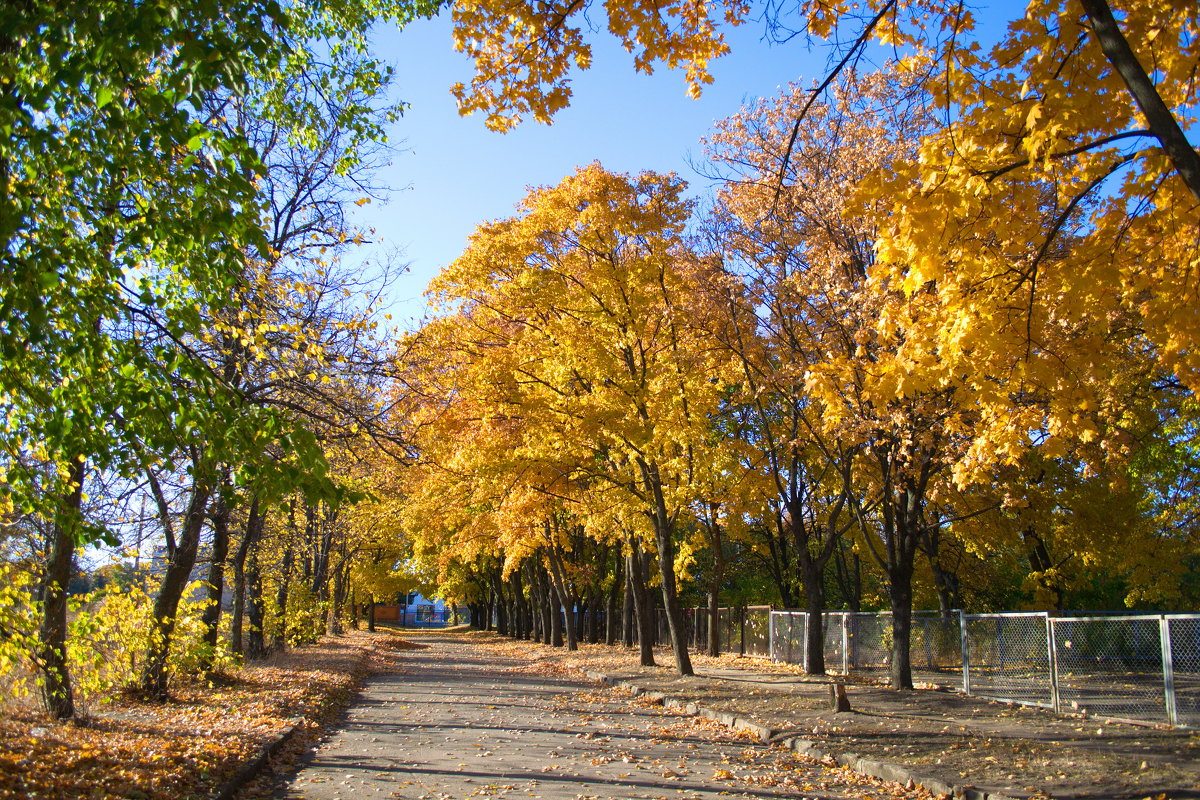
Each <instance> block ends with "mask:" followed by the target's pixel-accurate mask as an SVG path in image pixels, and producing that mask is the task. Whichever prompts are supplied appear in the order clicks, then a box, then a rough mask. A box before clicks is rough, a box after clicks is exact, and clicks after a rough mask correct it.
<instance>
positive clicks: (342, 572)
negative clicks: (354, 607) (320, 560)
mask: <svg viewBox="0 0 1200 800" xmlns="http://www.w3.org/2000/svg"><path fill="white" fill-rule="evenodd" d="M349 570H350V563H349V559H345V558H343V559H342V560H341V561H340V562H339V563H338V565H337V566H336V567H335V568H334V569H333V586H332V590H331V591H330V594H329V611H328V612H327V616H326V617H325V635H326V636H341V635H342V633H344V630H343V628H342V607H343V606H344V605H345V603H346V584H347V582H348V579H349V576H348V575H347V574H346V573H347V572H349Z"/></svg>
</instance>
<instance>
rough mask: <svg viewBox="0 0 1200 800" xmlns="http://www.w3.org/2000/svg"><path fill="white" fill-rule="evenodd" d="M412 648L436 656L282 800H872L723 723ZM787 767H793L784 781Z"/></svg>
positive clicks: (363, 709)
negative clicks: (808, 797)
mask: <svg viewBox="0 0 1200 800" xmlns="http://www.w3.org/2000/svg"><path fill="white" fill-rule="evenodd" d="M411 638H412V641H414V642H416V643H418V644H423V645H428V647H427V649H419V650H411V651H406V652H405V655H404V658H405V662H406V665H407V666H406V669H405V670H404V671H403V673H401V674H392V675H383V676H377V677H375V678H373V679H372V680H371V681H370V682H369V683H368V685H367V686H366V687H365V689H364V691H363V692H362V694H361V695H360V697H359V699H358V700H357V702H356V703H355V704H354V705H353V706H352V707H351V708H350V710H349V713H348V717H347V719H346V721H345V724H344V725H343V727H342V728H341V729H340V730H339V731H338V732H337V733H336V734H334V735H333V736H332V737H331V738H330V739H328V740H327V741H325V742H324V743H322V744H321V745H320V746H319V748H318V749H317V751H316V752H315V754H314V756H313V758H312V760H311V761H310V762H309V763H308V764H307V765H306V766H305V767H303V768H302V769H301V771H300V772H299V773H298V774H297V775H296V776H295V778H294V779H293V780H292V782H291V783H290V785H289V786H288V787H287V788H286V789H285V790H283V792H282V794H281V795H279V796H280V797H282V798H328V799H330V800H332V798H342V799H344V800H349V798H355V799H356V800H357V799H358V798H364V800H366V799H367V798H413V800H449V799H450V798H456V799H457V798H468V797H533V798H554V799H555V800H557V799H559V798H563V799H566V798H571V799H572V800H587V799H588V798H630V799H631V800H632V799H634V798H636V799H638V800H652V799H653V800H676V799H680V800H682V799H683V798H686V799H687V800H709V799H710V798H712V799H714V800H715V798H717V797H729V796H736V797H750V798H772V797H797V796H802V794H803V790H815V789H817V787H816V786H815V785H814V783H819V784H820V793H821V796H822V797H850V796H861V794H868V793H874V792H855V791H854V784H855V783H856V782H857V781H856V780H855V779H854V778H853V777H851V776H843V775H842V774H841V771H833V770H828V769H826V768H823V767H821V766H819V765H814V764H812V763H808V764H797V763H796V762H795V760H794V759H791V758H790V755H789V754H785V753H781V752H780V750H779V749H775V750H771V749H769V748H767V747H766V746H765V745H762V744H758V743H754V742H751V741H749V740H748V738H747V737H746V736H745V735H742V736H738V735H736V734H734V733H732V732H729V731H727V730H724V729H720V728H718V727H717V726H715V725H713V724H712V723H708V722H706V721H703V720H696V719H694V718H690V717H680V716H677V715H672V714H671V713H670V712H667V711H664V710H663V709H662V708H659V707H654V706H651V705H649V704H646V703H637V702H634V701H631V700H629V699H627V698H626V697H624V696H623V695H620V694H618V693H616V692H614V691H612V690H609V689H603V688H598V687H596V686H595V685H591V684H588V683H586V682H583V681H580V680H577V679H571V678H563V677H553V676H543V675H538V674H530V673H529V672H528V671H527V670H528V668H527V667H524V666H519V665H518V664H517V663H516V662H513V661H504V660H500V659H497V658H496V657H495V656H493V655H490V654H488V651H487V650H486V649H483V648H476V647H473V646H472V645H471V644H470V643H468V642H466V641H464V640H463V639H459V638H452V637H445V636H436V635H434V636H424V637H422V636H413V637H411ZM789 759H790V760H789ZM781 760H782V761H786V762H787V765H788V766H790V767H791V769H790V770H788V771H786V772H781V771H779V770H778V766H779V764H780V761H781ZM734 774H736V775H737V776H738V778H739V779H738V780H733V779H732V778H733V775H734ZM781 775H786V776H787V777H786V778H785V779H781V777H780V776H781ZM785 781H786V782H785ZM841 781H848V783H841ZM771 784H775V785H771ZM865 788H870V787H865ZM877 791H878V789H875V792H877Z"/></svg>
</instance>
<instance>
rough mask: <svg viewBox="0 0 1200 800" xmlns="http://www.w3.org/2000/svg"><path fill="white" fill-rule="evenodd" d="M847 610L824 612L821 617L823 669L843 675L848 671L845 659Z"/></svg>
mask: <svg viewBox="0 0 1200 800" xmlns="http://www.w3.org/2000/svg"><path fill="white" fill-rule="evenodd" d="M848 615H849V612H847V611H831V612H826V614H825V615H824V618H823V619H822V624H823V625H824V627H825V631H824V639H825V669H826V671H828V672H836V673H838V674H840V675H845V674H847V673H848V672H849V665H848V664H847V661H846V617H847V616H848Z"/></svg>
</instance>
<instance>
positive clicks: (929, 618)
mask: <svg viewBox="0 0 1200 800" xmlns="http://www.w3.org/2000/svg"><path fill="white" fill-rule="evenodd" d="M910 637H911V638H910V643H909V649H908V652H909V660H910V662H911V664H912V670H913V676H914V677H919V678H920V679H921V680H925V681H928V682H930V683H937V684H942V685H945V686H954V687H958V688H962V629H961V627H960V625H959V618H958V612H957V611H955V612H954V614H953V616H948V615H946V614H943V613H941V612H938V611H914V612H913V616H912V631H911V633H910Z"/></svg>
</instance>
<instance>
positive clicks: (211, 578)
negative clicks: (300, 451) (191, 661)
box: [200, 479, 229, 672]
mask: <svg viewBox="0 0 1200 800" xmlns="http://www.w3.org/2000/svg"><path fill="white" fill-rule="evenodd" d="M224 484H225V480H224V479H223V480H222V487H221V488H222V490H224V488H225V487H224ZM209 517H210V519H211V520H212V529H213V540H212V559H211V561H209V564H208V586H207V590H206V594H207V597H206V598H205V606H204V611H203V613H202V615H201V617H200V624H201V626H202V627H203V630H204V632H203V634H202V635H201V641H203V642H204V650H203V652H202V654H201V656H200V668H201V669H202V670H204V671H205V672H209V671H210V670H211V669H212V668H213V664H214V663H215V661H216V657H217V634H218V628H219V626H220V623H221V600H222V599H223V597H224V593H225V559H226V558H227V557H228V556H229V504H228V503H227V502H226V500H225V498H224V497H223V496H220V495H218V497H217V498H216V501H215V502H214V503H213V505H212V509H211V511H210V513H209Z"/></svg>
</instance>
